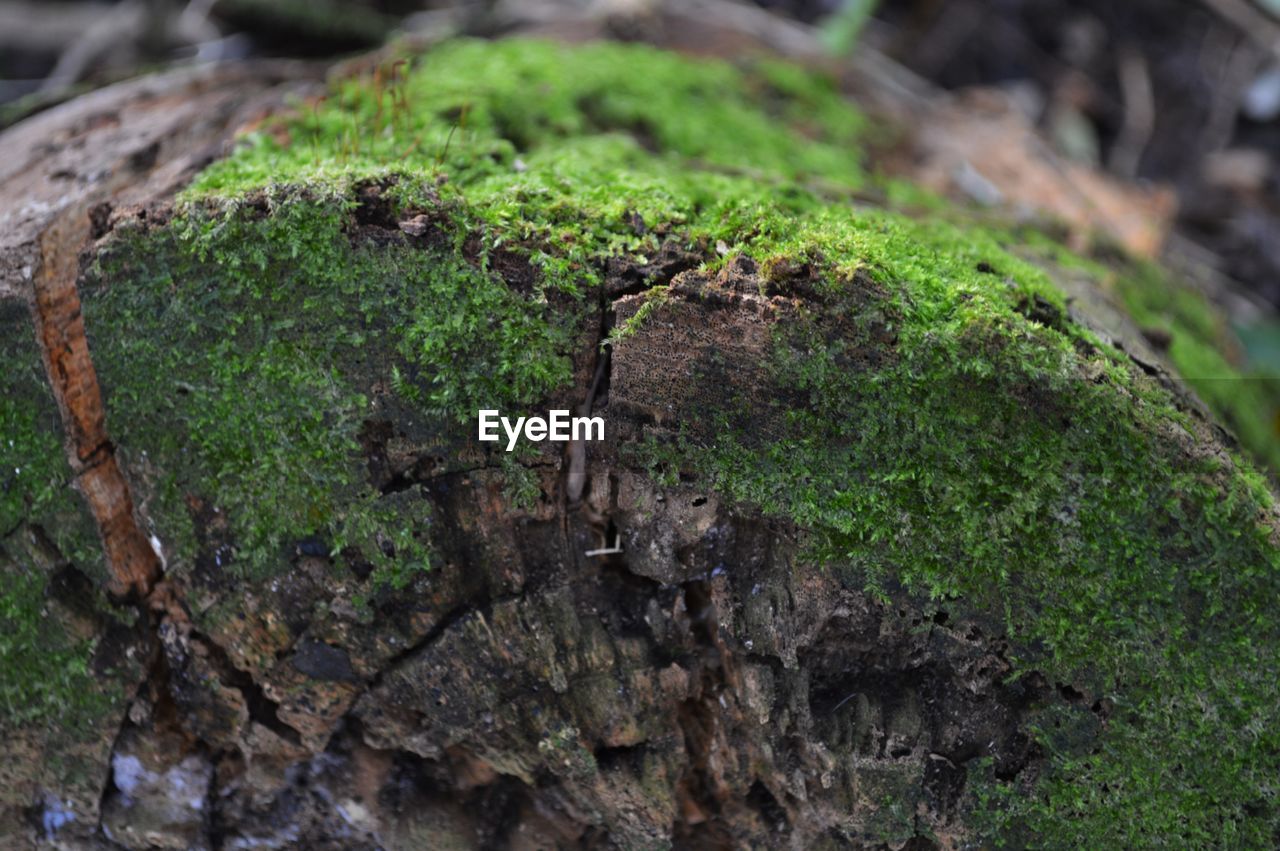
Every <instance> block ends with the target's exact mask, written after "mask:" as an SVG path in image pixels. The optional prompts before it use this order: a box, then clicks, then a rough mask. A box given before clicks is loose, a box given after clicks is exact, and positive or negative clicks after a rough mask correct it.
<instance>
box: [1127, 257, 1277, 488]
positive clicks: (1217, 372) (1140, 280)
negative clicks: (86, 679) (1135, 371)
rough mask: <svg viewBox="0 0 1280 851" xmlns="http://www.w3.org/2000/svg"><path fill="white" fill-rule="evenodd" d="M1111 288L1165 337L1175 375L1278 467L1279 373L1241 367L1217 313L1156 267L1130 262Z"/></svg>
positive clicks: (1138, 318) (1237, 352)
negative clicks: (1131, 263)
mask: <svg viewBox="0 0 1280 851" xmlns="http://www.w3.org/2000/svg"><path fill="white" fill-rule="evenodd" d="M1114 287H1115V290H1116V293H1117V295H1119V297H1120V298H1121V300H1122V301H1123V302H1124V305H1125V308H1126V309H1127V310H1128V311H1129V313H1130V315H1131V316H1132V317H1133V319H1134V321H1135V322H1138V323H1140V324H1141V325H1142V326H1143V327H1144V329H1147V330H1155V331H1159V332H1164V333H1165V334H1166V335H1167V336H1168V338H1169V349H1168V357H1169V360H1170V361H1171V362H1172V363H1173V365H1174V366H1175V367H1176V368H1177V370H1178V374H1179V376H1181V377H1182V378H1183V379H1184V380H1185V381H1186V382H1187V383H1188V384H1189V385H1191V387H1192V388H1193V389H1194V390H1195V391H1196V393H1197V394H1198V395H1199V396H1200V397H1201V398H1202V399H1204V401H1205V403H1206V404H1208V405H1209V407H1210V408H1212V409H1213V411H1214V412H1215V413H1216V414H1218V416H1220V417H1222V419H1223V421H1224V422H1225V423H1226V424H1227V425H1228V426H1229V427H1230V428H1231V429H1232V430H1233V431H1234V432H1235V433H1236V436H1237V437H1239V438H1240V442H1241V443H1242V444H1243V445H1244V446H1245V448H1247V449H1248V450H1249V451H1250V452H1252V453H1253V455H1254V457H1256V458H1257V459H1258V460H1260V461H1262V462H1263V463H1264V464H1267V465H1268V466H1270V467H1271V469H1272V470H1280V432H1277V430H1276V423H1277V422H1278V420H1277V415H1278V414H1280V376H1277V375H1273V374H1268V373H1266V372H1264V371H1261V370H1257V369H1253V368H1251V367H1249V366H1247V365H1244V364H1243V363H1242V361H1243V352H1242V351H1240V343H1239V342H1238V341H1237V340H1236V339H1235V335H1234V333H1233V332H1232V330H1231V328H1230V326H1229V325H1228V324H1227V321H1226V318H1225V317H1224V316H1223V315H1222V314H1221V312H1220V311H1219V310H1217V309H1216V308H1215V307H1214V306H1213V305H1212V304H1210V303H1209V301H1208V299H1207V298H1205V296H1204V295H1203V294H1201V293H1199V292H1197V291H1195V290H1193V289H1191V288H1190V287H1189V286H1187V285H1186V284H1185V283H1182V282H1180V281H1177V280H1175V279H1173V278H1172V277H1170V276H1169V275H1167V274H1165V273H1164V272H1162V271H1161V270H1160V269H1158V268H1157V267H1155V266H1153V265H1151V264H1134V265H1133V266H1131V267H1130V268H1127V269H1125V270H1124V272H1123V273H1122V274H1120V275H1117V276H1114Z"/></svg>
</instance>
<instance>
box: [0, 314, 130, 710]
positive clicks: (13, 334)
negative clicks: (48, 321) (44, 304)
mask: <svg viewBox="0 0 1280 851" xmlns="http://www.w3.org/2000/svg"><path fill="white" fill-rule="evenodd" d="M28 323H29V318H28V316H27V310H26V306H25V305H23V304H20V303H15V302H12V301H10V302H4V303H3V304H0V363H3V364H4V368H3V369H0V671H2V672H3V677H0V727H4V726H9V725H15V726H16V725H22V724H25V723H27V722H31V721H34V720H37V719H39V720H41V721H43V722H46V723H49V722H53V723H61V724H64V725H67V726H68V727H72V728H78V727H79V726H80V725H81V724H82V723H83V722H85V721H87V720H88V719H89V718H92V717H94V716H96V715H97V714H98V713H99V712H100V711H101V710H102V709H103V708H105V706H104V697H103V696H102V694H100V692H99V690H98V689H97V688H96V687H95V680H94V677H93V676H92V674H91V673H90V672H89V668H88V666H89V659H90V657H91V656H92V652H93V644H92V642H91V641H83V640H78V639H77V638H76V637H75V636H71V635H68V634H67V633H66V629H65V625H64V624H62V623H61V622H60V621H59V619H58V618H56V617H52V616H51V612H50V608H51V607H50V601H49V600H48V599H47V598H46V586H47V584H48V582H49V578H50V577H49V575H48V573H47V572H46V570H45V569H44V568H45V567H46V566H45V565H43V564H36V563H33V561H32V560H31V559H28V558H25V557H24V551H25V549H26V546H25V545H24V544H23V541H22V540H20V539H24V538H26V537H29V535H30V530H37V529H38V530H39V532H38V535H39V536H41V537H42V538H43V537H47V539H48V540H49V542H50V543H52V544H53V545H54V546H56V547H57V549H58V551H59V553H60V554H61V555H62V556H63V557H64V558H67V559H70V560H74V561H75V562H76V563H77V564H78V565H79V566H80V567H81V568H82V569H85V570H86V571H90V572H95V571H96V572H97V573H98V574H99V577H100V578H103V577H102V576H101V574H102V559H101V555H100V554H99V548H98V541H97V535H96V532H95V530H94V527H93V525H92V521H91V520H90V519H89V518H88V516H87V511H86V510H85V509H84V508H83V506H82V505H81V501H80V498H79V497H78V496H77V495H76V493H75V492H74V491H73V490H72V487H71V470H70V468H69V466H68V464H67V459H66V456H65V455H64V450H63V447H62V441H61V438H60V435H61V426H60V424H59V422H58V412H57V409H56V408H55V406H54V401H53V397H52V395H50V393H49V390H48V388H47V386H46V385H45V383H44V367H43V366H42V365H41V363H40V356H39V353H38V352H37V349H36V341H35V338H34V336H33V335H32V334H31V331H30V328H29V324H28ZM37 546H42V545H40V544H37ZM49 555H50V556H52V555H53V554H52V553H50V554H49Z"/></svg>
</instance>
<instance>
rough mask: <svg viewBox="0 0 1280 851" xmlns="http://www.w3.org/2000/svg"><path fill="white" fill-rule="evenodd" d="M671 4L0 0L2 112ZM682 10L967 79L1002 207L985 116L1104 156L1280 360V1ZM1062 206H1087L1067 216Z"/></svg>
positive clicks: (1133, 240) (997, 124) (1078, 159)
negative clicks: (401, 39) (114, 88)
mask: <svg viewBox="0 0 1280 851" xmlns="http://www.w3.org/2000/svg"><path fill="white" fill-rule="evenodd" d="M663 5H668V6H675V5H677V4H675V3H674V0H671V2H668V3H666V4H663V3H661V2H659V0H608V2H602V0H576V2H575V0H505V2H504V0H488V1H487V2H461V3H448V2H442V0H119V2H109V0H0V127H2V126H6V125H9V124H12V123H14V122H15V121H18V120H21V119H22V118H23V117H25V116H28V115H30V114H33V113H34V112H37V111H39V110H41V109H44V108H48V107H49V106H51V105H53V104H56V103H58V102H60V101H62V100H65V99H67V98H69V97H71V96H74V95H75V94H78V93H81V92H83V91H86V90H89V89H91V88H93V87H96V86H100V85H103V84H105V83H108V82H112V81H115V80H119V79H123V78H126V77H130V76H134V75H137V74H139V73H142V72H146V71H151V70H157V69H160V68H164V67H168V66H171V65H174V64H182V63H190V62H203V61H236V60H242V59H248V58H253V57H263V56H272V57H280V56H285V57H299V58H305V59H322V60H328V59H332V58H337V57H341V56H344V55H347V54H352V53H356V52H360V51H364V50H368V49H370V48H373V47H376V46H378V45H380V44H383V43H385V42H387V41H388V40H389V39H392V38H395V37H398V36H406V35H408V36H409V37H438V36H440V35H443V34H448V33H454V32H472V33H478V34H485V35H493V34H500V33H503V32H507V31H516V30H525V29H535V30H536V29H537V28H538V26H545V25H547V23H548V22H559V23H563V22H564V21H572V20H574V19H575V16H588V15H594V16H596V17H597V18H598V17H600V15H601V14H602V13H601V8H602V7H607V8H605V9H604V12H605V13H607V14H606V17H608V16H609V15H613V16H614V18H613V19H617V20H622V19H625V21H626V22H627V24H626V25H625V26H619V27H615V30H616V32H614V33H612V34H613V35H614V36H617V37H624V38H625V37H637V38H646V37H648V36H647V35H646V34H645V33H643V32H636V31H635V30H636V28H637V27H638V28H639V29H641V30H642V29H643V21H644V19H645V15H646V13H648V12H651V11H652V10H653V9H654V8H656V7H658V6H663ZM678 6H679V7H680V13H681V14H683V15H684V16H686V17H687V18H692V19H698V20H701V21H704V22H705V23H706V24H707V25H708V27H710V28H714V27H715V26H716V25H717V22H718V21H719V20H722V19H725V20H727V19H732V20H733V22H734V27H735V28H736V29H737V30H738V31H744V30H745V31H750V32H751V33H753V34H754V35H756V36H759V37H760V39H759V40H761V41H764V42H767V43H769V44H770V45H771V46H773V47H777V48H779V49H781V50H782V52H784V53H785V52H788V50H789V49H791V48H792V47H793V46H795V45H801V46H798V47H794V49H795V50H796V51H799V52H804V51H805V50H807V49H808V48H807V47H805V46H803V45H808V44H810V43H812V41H813V40H815V39H816V40H817V42H818V43H821V44H822V45H823V48H824V50H825V51H826V52H827V54H828V55H829V57H832V58H834V59H836V60H838V59H840V58H841V57H851V56H859V57H861V56H865V55H867V54H874V55H876V56H879V57H885V58H887V59H888V60H892V63H893V64H894V66H895V67H899V66H900V67H902V68H905V69H907V72H909V77H910V78H911V79H915V80H918V81H920V82H922V83H923V84H925V85H927V86H929V87H936V89H939V90H942V91H944V92H952V93H954V95H955V98H956V102H957V103H958V104H959V105H960V107H959V108H960V109H961V111H963V112H964V113H965V120H966V122H967V123H966V124H965V126H964V128H963V129H956V128H954V127H953V128H950V129H948V130H946V131H945V132H944V133H943V135H950V136H954V137H956V138H968V139H970V151H969V152H968V153H963V152H962V153H961V154H960V157H961V160H962V161H963V162H962V165H963V167H964V169H968V171H966V172H965V173H964V175H961V176H960V177H957V178H956V180H955V181H953V182H956V183H958V184H959V185H960V189H961V190H962V194H963V193H967V194H968V195H969V196H971V198H972V199H973V200H975V201H978V202H982V203H987V204H996V203H1006V202H1019V203H1021V202H1027V203H1031V204H1033V205H1037V204H1038V205H1039V206H1041V207H1043V206H1044V204H1042V203H1040V201H1043V200H1044V199H1043V198H1040V199H1035V198H1032V199H1030V200H1028V199H1026V198H1023V197H1021V196H1020V193H1019V190H1017V189H1016V188H1015V189H1013V190H1011V189H1010V188H1009V186H1008V185H1002V184H1001V183H1000V181H999V180H994V181H993V180H989V179H988V178H992V175H991V174H990V171H991V170H992V169H998V168H1003V167H1004V166H1003V165H1002V164H997V165H994V166H991V167H989V168H987V170H986V172H984V171H983V167H982V165H981V162H979V160H978V158H979V157H980V152H981V150H983V149H986V148H989V147H990V146H989V144H988V143H989V139H985V137H983V135H982V132H981V127H982V126H983V122H985V123H986V127H987V128H988V130H989V131H990V129H991V128H996V129H995V130H994V131H992V132H995V134H996V138H998V139H1004V138H1008V136H1009V135H1010V134H1009V133H1008V132H1006V131H1005V130H1004V129H1001V128H1004V127H1006V126H1008V122H1009V120H1010V118H1009V116H1010V115H1013V116H1014V117H1015V119H1016V124H1017V126H1019V127H1029V128H1032V129H1033V130H1034V131H1035V137H1036V139H1037V142H1036V144H1040V143H1043V144H1044V145H1046V146H1048V147H1049V148H1051V149H1052V152H1053V162H1054V163H1055V165H1054V166H1053V168H1054V169H1057V171H1058V172H1060V173H1061V174H1066V175H1067V178H1066V183H1067V184H1070V185H1071V186H1072V187H1073V188H1074V187H1075V186H1076V185H1083V183H1085V181H1084V180H1083V179H1078V178H1077V177H1076V175H1082V174H1085V173H1086V170H1087V171H1088V172H1090V173H1096V174H1099V175H1102V176H1103V179H1104V180H1105V181H1106V183H1105V185H1104V186H1103V187H1102V189H1101V190H1099V191H1100V192H1101V194H1099V195H1097V196H1096V197H1091V199H1090V204H1091V205H1092V206H1093V207H1095V208H1096V207H1099V206H1101V207H1104V208H1106V207H1109V206H1111V205H1114V206H1115V208H1116V209H1117V210H1118V211H1119V212H1118V213H1117V214H1116V216H1115V218H1116V220H1117V221H1119V220H1120V219H1126V218H1133V217H1135V216H1136V217H1137V218H1138V219H1139V220H1140V227H1139V228H1138V231H1137V232H1135V233H1132V234H1128V233H1120V231H1119V228H1118V227H1117V229H1116V230H1117V233H1118V234H1119V236H1118V237H1117V241H1118V242H1119V243H1120V244H1122V245H1123V246H1124V247H1126V248H1128V249H1130V250H1131V251H1134V252H1135V253H1138V254H1146V255H1148V256H1155V255H1156V254H1160V253H1162V252H1165V251H1166V250H1167V248H1168V246H1169V245H1170V244H1173V245H1175V246H1176V247H1177V249H1178V253H1179V255H1180V256H1181V257H1183V258H1187V257H1190V258H1192V259H1193V260H1194V262H1195V264H1196V265H1197V266H1198V267H1200V268H1203V269H1208V270H1210V271H1211V273H1212V275H1213V276H1215V277H1216V278H1217V279H1219V280H1221V281H1225V282H1227V284H1226V286H1225V287H1219V288H1218V290H1217V292H1216V300H1217V301H1218V302H1219V303H1220V305H1221V306H1222V307H1223V309H1224V310H1225V311H1226V313H1227V315H1228V316H1229V317H1230V320H1231V322H1232V323H1233V325H1234V326H1235V330H1236V331H1237V334H1238V336H1239V339H1240V341H1241V343H1242V347H1243V351H1242V352H1241V353H1240V355H1239V357H1240V358H1241V359H1242V360H1243V361H1246V362H1247V363H1243V364H1241V365H1242V366H1244V367H1247V368H1248V369H1250V370H1262V371H1267V372H1273V373H1274V372H1280V330H1278V329H1280V324H1277V322H1276V320H1275V317H1276V315H1277V306H1280V167H1278V165H1277V159H1280V0H1119V2H1117V0H879V2H876V0H757V2H754V3H751V2H746V1H745V0H744V2H735V0H688V2H684V3H679V4H678ZM619 16H620V17H619ZM637 22H640V23H639V24H637ZM710 31H711V29H708V30H707V32H710ZM699 32H701V31H696V30H695V31H694V33H693V34H690V33H689V32H685V33H683V35H684V39H685V42H686V43H685V44H684V45H682V46H684V47H691V46H692V47H695V48H703V49H705V50H707V51H709V52H717V51H719V52H732V51H733V50H735V49H738V48H737V47H735V46H734V45H735V44H738V43H737V42H734V41H732V40H730V41H728V42H724V43H715V44H713V43H712V42H713V41H714V39H711V38H710V37H709V36H704V35H700V34H698V33H699ZM806 39H808V41H806ZM689 42H705V43H695V44H690V43H689ZM993 104H996V106H994V107H993ZM975 116H976V118H975ZM975 125H976V126H977V129H975ZM1024 147H1025V144H1024ZM987 153H988V154H990V152H989V151H987ZM996 153H997V154H998V155H999V156H1002V157H1004V158H1005V159H1006V160H1007V159H1009V155H1008V154H1007V152H1000V151H997V152H996ZM975 163H976V165H975ZM1062 163H1066V164H1067V165H1066V166H1063V165H1061V164H1062ZM1077 168H1078V169H1079V170H1074V171H1064V169H1077ZM953 171H954V169H953ZM952 176H953V177H955V175H954V174H953V175H952ZM966 181H967V183H966ZM925 182H926V183H927V182H928V181H927V180H925ZM1033 182H1036V181H1034V180H1032V179H1031V178H1029V177H1028V176H1027V174H1026V173H1023V172H1018V173H1015V174H1012V175H1007V176H1006V184H1024V185H1026V184H1030V183H1033ZM953 188H954V187H953ZM1058 193H1059V195H1061V194H1062V192H1061V190H1058ZM1054 203H1057V202H1055V201H1052V199H1051V202H1050V203H1049V207H1050V208H1051V209H1050V212H1053V210H1052V208H1053V206H1054ZM1067 206H1069V205H1067ZM1063 215H1064V216H1065V217H1066V218H1068V219H1070V218H1071V215H1070V211H1067V212H1066V213H1064V214H1063Z"/></svg>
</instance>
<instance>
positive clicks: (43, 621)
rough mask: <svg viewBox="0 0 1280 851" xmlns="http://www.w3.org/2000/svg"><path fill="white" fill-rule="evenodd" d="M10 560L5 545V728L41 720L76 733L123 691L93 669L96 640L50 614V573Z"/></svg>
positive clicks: (1, 592)
mask: <svg viewBox="0 0 1280 851" xmlns="http://www.w3.org/2000/svg"><path fill="white" fill-rule="evenodd" d="M6 561H7V559H6V558H5V553H4V552H3V551H2V550H0V578H2V579H3V580H4V586H3V589H0V670H2V671H4V677H3V678H0V730H4V729H10V730H11V729H13V728H16V727H22V726H25V725H28V724H32V723H34V722H38V723H40V724H42V725H49V726H55V727H56V726H61V727H62V728H63V729H64V730H65V731H66V732H67V733H68V734H69V738H74V736H75V735H77V734H79V733H81V732H83V731H84V730H85V729H86V728H87V727H88V725H89V724H90V723H91V722H92V721H94V720H95V719H97V718H99V717H101V715H102V714H103V713H104V712H105V711H107V710H108V709H109V708H110V707H111V706H112V705H113V704H116V703H118V701H119V699H120V698H121V695H119V694H115V693H113V692H112V691H111V689H112V688H113V687H114V683H112V682H111V681H110V679H109V678H105V683H104V678H102V677H98V676H95V674H94V672H93V671H92V670H91V669H90V661H91V659H92V657H93V650H94V642H93V641H92V640H86V639H79V638H77V637H76V636H74V635H68V634H67V630H66V625H65V624H64V623H63V622H61V621H60V620H59V619H58V618H56V617H52V616H51V613H50V602H49V600H48V599H47V597H46V582H47V579H48V577H47V576H46V575H44V574H43V573H41V572H40V571H38V570H35V569H33V568H32V567H31V566H30V565H22V564H15V565H6V564H5V562H6Z"/></svg>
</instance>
